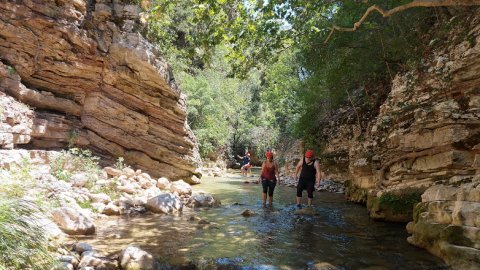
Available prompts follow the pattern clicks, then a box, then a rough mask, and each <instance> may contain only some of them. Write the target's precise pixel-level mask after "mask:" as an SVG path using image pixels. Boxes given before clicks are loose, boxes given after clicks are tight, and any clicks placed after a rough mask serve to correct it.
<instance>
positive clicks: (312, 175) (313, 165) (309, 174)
mask: <svg viewBox="0 0 480 270" xmlns="http://www.w3.org/2000/svg"><path fill="white" fill-rule="evenodd" d="M299 172H300V178H298V173H299ZM321 174H322V173H321V171H320V164H319V162H318V160H316V159H314V158H313V151H312V150H307V151H306V152H305V156H304V157H303V159H301V160H300V161H299V162H298V164H297V168H296V170H295V181H296V182H297V207H299V208H300V207H301V206H302V205H301V200H302V193H303V190H305V189H306V190H307V195H308V200H307V203H308V206H312V200H313V191H315V184H317V185H319V184H320V178H321Z"/></svg>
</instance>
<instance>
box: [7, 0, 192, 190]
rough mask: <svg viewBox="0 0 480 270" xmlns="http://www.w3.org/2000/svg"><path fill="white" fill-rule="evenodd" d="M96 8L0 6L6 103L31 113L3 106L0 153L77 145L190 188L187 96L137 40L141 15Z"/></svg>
mask: <svg viewBox="0 0 480 270" xmlns="http://www.w3.org/2000/svg"><path fill="white" fill-rule="evenodd" d="M93 3H94V4H91V1H84V0H77V1H53V0H52V1H21V2H18V1H14V2H11V1H4V2H2V3H0V90H1V92H0V94H1V96H0V99H1V100H5V99H6V98H9V99H10V97H13V98H14V99H15V100H16V101H17V102H22V103H24V104H27V105H28V106H31V107H34V108H35V112H34V113H33V112H32V109H30V108H31V107H27V108H25V109H24V110H23V111H21V112H20V113H19V114H17V115H15V114H11V113H7V112H6V109H8V108H9V107H8V106H10V105H8V104H7V105H5V104H6V101H1V103H0V104H1V105H0V106H1V107H0V148H5V149H11V148H13V147H14V146H16V145H20V146H21V145H25V147H26V148H35V149H58V148H65V147H67V146H69V145H70V146H71V145H76V146H81V147H87V148H90V149H92V150H94V151H95V152H96V153H97V154H99V155H101V156H103V157H104V158H105V160H106V161H109V160H110V161H113V160H115V159H116V157H120V156H121V157H124V159H125V162H126V163H128V164H130V165H132V166H135V167H136V168H139V169H142V170H143V171H147V172H149V173H150V174H151V175H153V176H156V177H159V176H164V177H167V178H169V179H172V180H177V179H184V180H186V181H189V179H191V178H192V176H193V175H194V174H195V169H196V168H197V167H198V164H199V161H200V159H199V155H198V149H197V145H196V140H195V137H194V135H193V133H192V132H191V130H190V128H189V127H188V124H187V122H186V108H185V97H184V95H183V94H182V93H181V92H180V90H179V89H178V87H177V86H176V84H175V81H174V80H173V77H172V74H171V71H170V69H169V66H168V65H167V64H166V63H165V61H164V60H163V59H162V57H161V56H160V55H159V53H158V51H157V50H156V49H155V47H154V46H152V45H151V44H150V43H149V42H147V41H146V40H145V39H144V38H143V37H142V36H141V35H140V34H139V33H140V32H141V30H142V29H143V28H144V27H145V25H143V24H142V20H141V16H142V14H141V13H140V9H139V7H138V6H135V5H129V4H124V3H123V2H122V1H113V2H112V1H103V0H97V1H95V2H93ZM8 102H9V104H10V103H11V102H12V101H8ZM4 103H5V104H4ZM8 112H10V110H9V109H8Z"/></svg>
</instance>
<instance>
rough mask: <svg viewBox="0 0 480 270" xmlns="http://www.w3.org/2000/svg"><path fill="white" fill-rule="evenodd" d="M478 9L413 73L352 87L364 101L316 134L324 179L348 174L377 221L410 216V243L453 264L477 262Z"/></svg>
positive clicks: (353, 195)
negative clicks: (376, 84) (382, 83)
mask: <svg viewBox="0 0 480 270" xmlns="http://www.w3.org/2000/svg"><path fill="white" fill-rule="evenodd" d="M479 11H480V9H478V8H477V9H476V10H471V11H468V12H467V11H465V14H463V15H462V26H461V27H459V28H457V29H452V30H451V32H450V33H449V35H448V36H449V37H450V38H451V39H450V40H446V41H445V43H444V44H445V45H444V46H441V47H437V48H432V52H431V54H430V55H429V56H426V57H424V59H422V64H421V65H420V66H419V68H418V70H416V71H411V72H408V73H403V74H397V75H396V76H394V78H393V80H392V84H391V86H390V87H386V86H379V87H378V88H377V89H373V90H374V91H372V89H364V88H360V89H357V90H355V91H352V92H351V93H350V94H351V96H353V97H362V98H363V99H364V100H365V99H367V100H369V102H365V104H363V103H361V100H362V99H360V98H358V99H353V101H354V102H353V105H352V101H349V102H348V103H346V104H345V105H344V106H343V107H342V108H340V109H339V110H337V111H335V112H334V113H332V115H328V116H326V117H325V118H324V119H323V120H322V130H321V132H319V134H315V136H317V139H318V141H319V142H320V143H322V144H324V148H323V152H322V153H319V156H320V157H321V159H320V162H321V165H322V171H323V173H324V178H325V177H326V178H334V179H337V180H340V181H344V180H346V181H345V184H346V195H347V197H348V198H349V199H350V200H352V201H355V202H360V203H364V204H366V205H367V208H368V209H369V213H370V216H371V217H372V218H374V219H380V220H389V221H401V222H408V221H412V220H413V221H412V222H411V223H409V225H408V230H409V232H410V233H411V234H412V236H411V237H410V238H409V242H410V243H412V244H415V245H418V246H421V247H424V248H426V249H428V250H429V251H431V252H432V253H434V254H436V255H437V256H440V257H442V258H443V259H444V260H445V261H446V262H447V263H448V264H450V265H451V266H452V267H453V268H454V269H478V268H480V266H479V262H478V258H480V255H479V250H480V249H479V246H478V243H479V242H480V241H479V238H478V235H479V230H480V227H479V220H478V217H479V216H480V209H479V206H478V194H477V193H478V186H479V185H480V178H479V177H478V176H479V175H480V91H479V89H480V12H479ZM458 18H460V17H458ZM463 37H465V38H463ZM466 37H468V38H466ZM366 103H369V104H366ZM372 104H375V105H372ZM375 108H377V109H375ZM300 156H301V155H300ZM419 202H420V203H419Z"/></svg>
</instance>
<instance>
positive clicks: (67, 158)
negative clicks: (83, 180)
mask: <svg viewBox="0 0 480 270" xmlns="http://www.w3.org/2000/svg"><path fill="white" fill-rule="evenodd" d="M98 160H99V158H98V157H95V156H93V155H92V152H91V151H90V150H83V149H80V148H70V149H69V150H68V151H62V152H61V153H60V155H58V156H57V157H56V158H55V159H54V160H53V161H52V162H51V163H50V167H51V170H52V174H53V175H54V176H55V177H57V178H58V179H60V180H63V181H69V180H70V177H71V176H72V175H73V174H74V173H77V172H86V173H88V174H89V176H91V177H93V176H94V175H96V174H98V173H99V172H100V167H99V166H98Z"/></svg>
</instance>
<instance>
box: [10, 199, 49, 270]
mask: <svg viewBox="0 0 480 270" xmlns="http://www.w3.org/2000/svg"><path fill="white" fill-rule="evenodd" d="M38 213H39V209H38V208H37V207H36V206H35V205H34V204H32V203H30V202H27V201H24V200H12V199H6V198H0V269H5V270H14V269H32V270H43V269H51V268H52V267H53V265H54V260H53V258H52V257H51V255H50V254H49V252H48V241H47V238H46V236H45V231H44V229H43V227H42V226H41V225H40V224H38V223H37V222H36V221H35V220H36V218H35V217H36V216H37V215H38Z"/></svg>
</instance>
